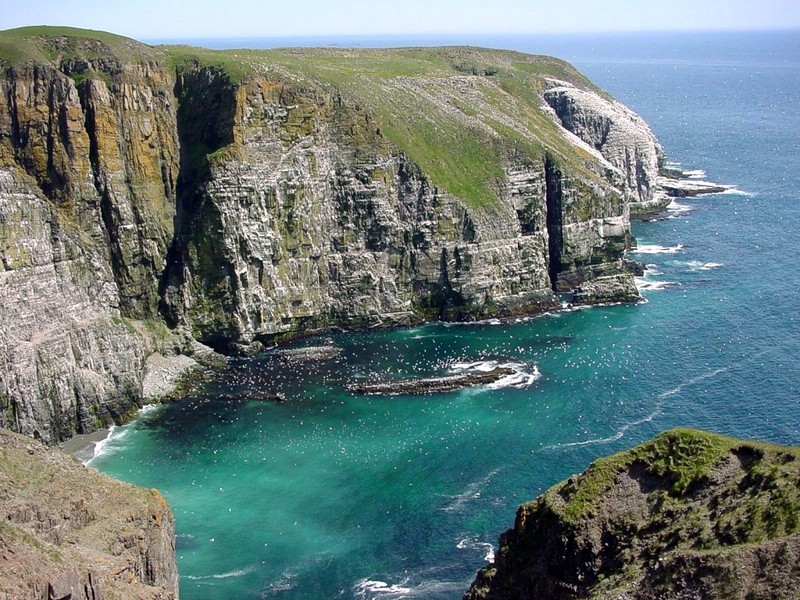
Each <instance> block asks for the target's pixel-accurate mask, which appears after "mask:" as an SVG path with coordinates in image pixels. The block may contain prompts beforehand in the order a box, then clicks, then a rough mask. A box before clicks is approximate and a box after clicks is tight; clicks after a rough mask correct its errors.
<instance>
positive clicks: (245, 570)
mask: <svg viewBox="0 0 800 600" xmlns="http://www.w3.org/2000/svg"><path fill="white" fill-rule="evenodd" d="M255 570H256V567H255V566H253V565H250V566H247V567H244V568H243V569H235V570H233V571H227V572H226V573H214V574H212V575H184V576H183V577H185V578H186V579H191V580H192V581H202V580H204V579H230V578H231V577H243V576H245V575H249V574H250V573H253V572H255Z"/></svg>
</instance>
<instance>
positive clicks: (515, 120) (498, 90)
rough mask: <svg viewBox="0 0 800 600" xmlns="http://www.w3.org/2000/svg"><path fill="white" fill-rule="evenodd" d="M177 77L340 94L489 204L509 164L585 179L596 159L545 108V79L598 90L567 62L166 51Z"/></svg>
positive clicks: (506, 54) (453, 55)
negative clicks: (547, 159)
mask: <svg viewBox="0 0 800 600" xmlns="http://www.w3.org/2000/svg"><path fill="white" fill-rule="evenodd" d="M161 49H162V50H163V51H164V52H165V53H166V54H167V55H168V56H169V57H170V61H171V63H172V64H173V65H174V66H175V67H176V69H181V68H186V67H187V66H189V65H203V66H209V67H212V68H216V69H219V70H220V71H222V72H224V73H226V74H228V76H229V77H230V78H231V80H232V81H234V82H237V83H238V82H242V81H246V80H247V79H248V78H250V77H256V76H262V77H273V78H274V77H277V78H280V79H285V80H286V81H287V82H290V83H292V84H294V85H300V86H320V87H322V88H324V89H327V90H333V91H334V92H335V93H338V94H340V95H341V96H342V97H343V98H345V99H346V100H347V101H350V102H352V103H354V104H355V105H357V106H359V107H361V108H363V109H365V110H366V111H367V112H368V113H369V114H370V116H371V118H372V119H373V120H374V123H375V127H376V130H380V132H381V133H382V134H383V135H384V136H385V137H387V138H388V139H389V140H390V141H391V142H393V143H394V144H396V145H397V146H399V147H400V148H401V149H402V150H403V151H404V152H406V154H408V156H409V157H410V158H411V159H412V160H413V161H414V162H416V163H417V164H418V165H419V166H420V167H421V168H422V170H423V171H424V172H425V173H426V174H427V175H428V176H429V177H430V178H431V180H432V181H433V182H434V183H435V184H436V185H438V186H439V187H440V188H442V189H444V190H446V191H448V192H450V193H451V194H452V195H454V196H457V197H459V198H461V199H462V200H464V201H465V203H467V204H468V205H470V206H472V207H473V208H475V207H482V206H491V205H492V204H493V203H494V202H495V201H496V199H497V196H498V190H497V186H498V185H499V182H500V180H501V178H502V175H503V169H504V166H505V165H507V164H508V163H509V162H510V161H509V159H510V158H511V157H512V156H513V157H515V158H516V159H519V157H525V159H526V160H528V161H531V160H536V159H538V158H541V157H543V156H544V155H545V153H549V154H550V155H552V156H553V157H555V158H556V160H557V161H559V162H560V163H562V164H565V165H566V166H568V167H571V168H572V169H573V170H578V171H579V172H580V173H581V175H582V176H584V177H586V178H587V179H593V178H596V175H595V172H594V170H593V169H591V168H588V165H589V163H592V162H593V161H595V160H596V159H595V157H593V156H591V155H590V154H588V153H582V152H581V150H580V149H579V148H576V146H574V145H572V144H571V143H569V142H568V141H567V140H566V138H565V137H564V136H563V132H562V130H560V128H559V127H558V126H557V124H556V122H555V120H554V119H553V118H552V117H551V116H550V115H549V114H547V112H546V111H545V110H543V108H542V104H543V103H542V99H541V96H540V92H541V91H542V89H543V88H544V87H545V85H547V79H551V78H552V79H558V80H562V81H568V82H570V83H572V84H574V85H576V86H578V87H583V88H587V89H592V90H593V91H596V92H598V93H601V94H602V92H600V91H599V90H597V89H596V88H594V86H592V84H591V83H590V82H589V81H588V80H587V79H586V78H585V77H583V76H582V75H581V74H580V73H578V72H577V71H576V70H575V69H574V68H573V67H572V66H570V65H569V64H568V63H566V62H564V61H561V60H559V59H556V58H551V57H546V56H531V55H526V54H521V53H518V52H510V51H502V50H488V49H482V48H472V47H446V48H402V49H357V50H356V49H338V48H337V49H330V48H324V49H323V48H289V49H277V50H227V51H212V50H204V49H198V48H188V47H161Z"/></svg>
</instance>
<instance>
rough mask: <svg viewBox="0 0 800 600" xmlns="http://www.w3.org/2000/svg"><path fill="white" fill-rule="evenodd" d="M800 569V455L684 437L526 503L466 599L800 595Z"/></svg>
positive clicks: (623, 456)
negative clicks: (492, 561) (492, 559)
mask: <svg viewBox="0 0 800 600" xmlns="http://www.w3.org/2000/svg"><path fill="white" fill-rule="evenodd" d="M799 561H800V449H798V448H789V447H780V446H771V445H767V444H762V443H756V442H750V441H743V440H736V439H731V438H727V437H723V436H720V435H716V434H711V433H705V432H700V431H695V430H673V431H668V432H665V433H663V434H661V435H659V436H658V437H656V438H655V439H653V440H652V441H650V442H647V443H644V444H642V445H640V446H637V447H635V448H633V449H631V450H628V451H626V452H622V453H620V454H616V455H614V456H611V457H608V458H603V459H600V460H597V461H596V462H595V463H593V464H592V465H591V466H590V467H589V468H588V469H587V470H586V471H585V472H584V473H582V474H580V475H577V476H574V477H571V478H569V479H568V480H567V481H564V482H562V483H559V484H558V485H556V486H554V487H552V488H551V489H549V490H548V491H547V492H545V493H544V494H543V495H542V496H541V497H539V498H538V499H536V500H534V501H533V502H530V503H528V504H524V505H522V506H520V507H519V509H518V510H517V517H516V522H515V524H514V528H513V529H511V530H509V531H507V532H506V533H504V534H503V535H502V537H501V538H500V549H499V551H498V552H497V554H496V558H495V562H494V563H493V564H491V565H489V566H487V567H485V568H484V569H483V570H481V571H480V572H479V573H478V576H477V578H476V579H475V582H474V583H473V584H472V587H471V588H470V590H469V592H468V593H467V594H466V596H465V600H501V599H502V600H514V599H523V598H525V599H529V598H548V599H550V600H578V599H600V598H603V599H608V600H610V599H617V600H645V599H646V600H655V599H656V598H658V599H660V600H689V599H694V598H730V599H741V600H744V599H749V600H768V599H778V598H787V599H788V598H797V597H798V595H800V569H798V562H799Z"/></svg>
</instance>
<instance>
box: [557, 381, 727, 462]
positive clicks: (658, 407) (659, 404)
mask: <svg viewBox="0 0 800 600" xmlns="http://www.w3.org/2000/svg"><path fill="white" fill-rule="evenodd" d="M730 369H731V367H721V368H719V369H714V370H711V371H707V372H706V373H701V374H700V375H697V376H695V377H692V378H691V379H688V380H687V381H684V382H681V383H679V384H678V385H676V386H675V387H673V388H670V389H668V390H666V391H664V392H661V393H660V394H658V396H656V403H655V406H654V407H653V410H652V412H650V413H649V414H647V415H645V416H644V417H641V418H640V419H636V420H634V421H631V422H630V423H625V424H624V425H623V426H622V427H620V428H619V429H618V430H617V432H616V433H614V434H613V435H610V436H608V437H602V438H592V439H589V440H581V441H577V442H565V443H563V444H552V445H549V446H544V447H543V448H542V450H555V449H558V448H571V447H574V446H589V445H593V444H608V443H611V442H616V441H617V440H620V439H622V437H623V436H624V435H625V434H626V433H627V432H628V431H629V430H630V429H631V428H633V427H637V426H638V425H643V424H644V423H649V422H650V421H652V420H653V419H655V418H656V417H658V416H659V415H660V414H661V412H662V411H663V410H664V406H665V405H666V403H667V399H668V398H670V397H671V396H675V395H676V394H679V393H681V392H682V391H683V390H684V389H685V388H687V387H690V386H692V385H695V384H698V383H700V382H701V381H705V380H706V379H712V378H714V377H716V376H717V375H720V374H722V373H725V372H727V371H730Z"/></svg>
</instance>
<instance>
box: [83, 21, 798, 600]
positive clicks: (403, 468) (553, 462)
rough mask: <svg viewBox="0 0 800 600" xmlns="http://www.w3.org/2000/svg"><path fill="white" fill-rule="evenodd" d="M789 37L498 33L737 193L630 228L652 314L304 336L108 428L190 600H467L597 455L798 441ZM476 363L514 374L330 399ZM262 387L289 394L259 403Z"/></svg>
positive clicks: (629, 309) (616, 312) (794, 101)
mask: <svg viewBox="0 0 800 600" xmlns="http://www.w3.org/2000/svg"><path fill="white" fill-rule="evenodd" d="M798 39H800V36H797V35H796V32H795V33H794V34H774V35H769V36H766V35H757V34H750V35H738V36H732V35H727V36H725V35H708V36H706V38H704V40H705V41H703V39H700V38H698V37H697V36H695V37H692V36H671V37H670V36H660V37H657V38H655V39H648V38H644V37H637V36H626V37H621V38H619V37H618V38H610V37H602V38H575V39H571V40H567V41H566V42H565V41H563V40H562V41H559V40H557V39H555V38H554V39H552V40H549V41H548V43H549V44H550V45H551V46H550V47H549V48H544V49H543V48H541V47H540V46H539V45H538V44H539V41H537V40H527V41H526V40H524V39H521V38H514V39H509V40H507V41H508V42H509V43H508V45H509V46H512V45H516V47H519V48H520V49H526V50H532V51H549V52H551V53H555V54H560V55H562V56H564V57H566V58H569V59H571V60H572V61H573V62H575V64H576V65H577V66H578V67H579V68H580V69H581V70H582V71H583V72H584V73H586V74H587V75H588V76H589V77H590V78H592V79H593V80H594V81H595V82H597V83H598V84H599V85H601V86H602V87H605V88H606V89H608V90H609V91H611V92H612V93H613V94H614V95H615V96H616V97H617V98H619V99H620V100H622V101H623V102H625V103H627V104H629V105H630V106H631V107H632V108H634V109H635V110H637V111H638V112H639V113H640V114H642V116H644V118H645V119H647V120H648V122H649V123H650V124H651V125H652V127H653V129H654V131H655V132H656V134H657V135H658V136H659V138H660V139H661V140H662V142H663V143H664V145H665V147H666V150H667V152H668V153H669V155H670V157H671V158H672V159H673V160H676V161H680V162H681V164H682V166H683V167H684V168H687V169H688V168H692V169H695V168H697V169H704V170H706V171H707V173H708V178H709V179H711V180H715V181H720V182H723V183H729V184H734V185H736V186H737V190H738V191H736V192H734V193H725V194H719V195H714V196H706V197H702V198H696V199H691V200H682V201H680V202H679V204H678V206H676V207H673V210H672V211H670V212H669V213H667V214H666V215H665V218H663V219H661V220H658V221H652V222H646V223H638V224H636V225H635V235H636V237H637V238H638V240H639V242H640V248H641V249H642V250H643V252H642V253H640V254H637V255H636V258H638V259H639V260H642V261H643V262H646V263H648V264H649V265H650V269H649V271H648V274H647V275H646V277H645V278H644V280H643V281H642V282H641V283H642V288H643V290H644V295H645V296H646V298H647V302H646V303H643V304H639V305H635V306H611V307H599V308H592V309H584V310H577V311H571V312H562V313H559V314H553V315H546V316H543V317H539V318H536V319H530V320H524V321H520V322H517V323H512V324H493V323H483V324H476V325H444V324H431V325H427V326H424V327H419V328H415V329H408V330H396V331H390V332H378V333H369V334H363V333H358V334H355V333H352V334H338V335H332V336H327V337H324V338H320V339H315V340H306V341H305V342H304V344H307V345H320V344H325V345H333V346H336V347H339V348H341V350H342V351H341V353H340V354H339V355H338V356H337V357H335V358H333V359H330V360H327V361H318V362H308V363H304V364H302V365H299V366H296V367H291V368H288V367H287V365H286V363H285V362H282V361H281V360H279V358H278V357H277V356H276V355H275V354H271V353H267V354H265V355H263V356H260V357H258V358H256V359H253V360H248V361H244V360H242V361H236V362H234V363H232V364H231V365H230V367H229V368H228V369H226V370H225V371H224V372H223V373H221V374H220V376H219V377H218V378H217V379H216V380H215V381H214V382H212V383H211V384H209V385H208V386H207V387H206V388H205V389H204V390H203V391H202V393H199V394H197V395H196V396H193V397H191V398H187V399H185V400H184V401H183V402H181V403H178V404H173V405H169V406H164V407H159V408H156V409H154V410H151V411H149V412H146V413H144V414H143V415H142V416H141V417H140V418H139V419H138V420H137V421H135V422H134V423H132V424H131V425H129V426H127V427H124V428H117V429H115V430H114V432H113V434H112V436H111V439H109V441H108V442H107V443H106V444H105V446H104V447H103V449H102V451H101V453H100V455H99V456H98V457H97V458H96V459H94V461H93V462H92V464H93V466H95V467H97V468H98V469H100V470H102V471H104V472H107V473H110V474H113V475H115V476H118V477H120V478H122V479H125V480H128V481H132V482H134V483H138V484H140V485H144V486H148V487H156V488H158V489H159V490H161V491H162V493H163V494H164V495H165V497H166V498H167V499H168V500H169V502H170V504H171V505H172V507H173V510H174V512H175V515H176V518H177V526H178V533H179V536H178V556H179V568H180V573H181V597H182V598H184V599H189V600H192V599H200V598H203V599H223V598H225V599H227V598H253V599H255V598H286V599H301V598H302V599H312V598H313V599H320V598H380V599H393V598H410V597H418V598H431V599H457V598H460V597H461V595H462V594H463V593H464V591H465V590H466V589H467V587H468V585H469V582H470V581H471V580H472V578H473V576H474V574H475V571H476V570H477V569H478V568H480V567H481V566H482V565H483V564H485V562H486V560H487V558H488V557H490V556H491V552H492V550H493V546H495V545H496V542H497V537H498V535H499V534H500V533H501V532H502V531H503V530H505V529H506V528H508V527H509V526H510V525H511V524H512V522H513V516H514V510H515V508H516V506H517V505H518V504H519V503H520V502H523V501H525V500H528V499H531V498H533V497H534V496H536V495H537V494H538V493H540V492H541V491H543V490H544V489H546V488H547V487H548V486H550V485H552V484H553V483H555V482H557V481H559V480H561V479H563V478H565V477H567V476H569V475H570V474H572V473H575V472H578V471H580V470H583V469H584V468H585V467H586V466H587V465H588V464H589V462H591V461H592V460H593V459H594V458H596V457H598V456H601V455H605V454H608V453H610V452H614V451H617V450H621V449H624V448H627V447H630V446H632V445H634V444H636V443H638V442H640V441H642V440H644V439H647V438H649V437H651V436H653V435H654V434H656V433H657V432H659V431H662V430H664V429H666V428H669V427H674V426H692V427H701V428H706V429H710V430H714V431H719V432H722V433H726V434H731V435H736V436H743V437H756V438H761V439H765V440H770V441H774V442H779V443H791V444H800V401H798V390H800V368H798V366H800V365H799V362H800V361H799V360H798V356H800V330H799V328H798V325H799V324H798V312H800V311H798V308H800V293H798V292H800V283H799V282H800V266H798V258H800V252H798V242H797V229H798V224H800V175H798V174H799V173H800V157H798V153H797V146H798V142H800V118H798V115H797V111H796V107H797V106H798V99H800V49H799V48H798V42H797V41H796V40H798ZM576 40H577V41H576ZM501 41H502V40H501ZM479 42H480V40H477V42H476V43H479ZM701 42H702V43H701ZM559 43H561V44H562V50H559V47H558V44H559ZM526 44H527V45H526ZM581 44H583V45H581ZM497 45H500V43H499V42H498V44H497ZM632 57H635V58H632ZM477 361H483V362H485V363H492V362H496V363H499V364H513V365H515V368H517V369H518V371H519V372H520V373H521V375H520V377H518V378H517V379H515V380H513V381H509V382H506V383H507V384H508V385H505V386H497V387H496V388H495V389H472V390H465V391H460V392H457V393H451V394H442V395H437V396H426V397H377V396H359V395H355V394H350V393H348V392H346V391H345V390H344V389H343V385H344V384H346V383H348V382H350V381H352V380H354V379H356V378H366V377H372V378H384V377H387V376H411V375H426V374H433V373H444V372H448V370H452V369H453V368H454V366H458V365H459V364H463V363H471V362H477ZM264 389H268V390H270V391H280V392H282V393H283V394H284V395H285V396H286V398H287V401H286V402H285V403H282V404H275V403H271V402H264V401H258V400H248V392H249V391H250V390H264Z"/></svg>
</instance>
